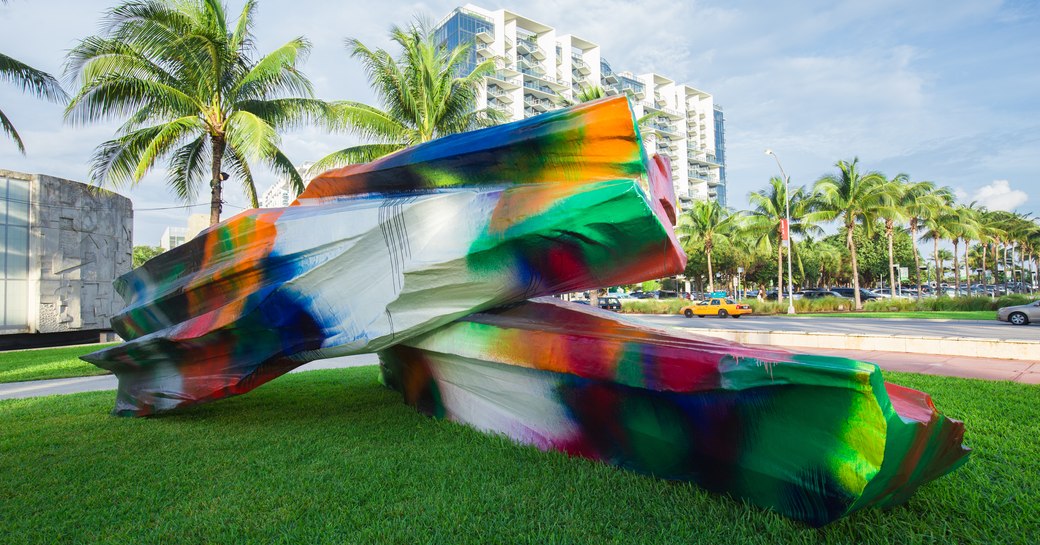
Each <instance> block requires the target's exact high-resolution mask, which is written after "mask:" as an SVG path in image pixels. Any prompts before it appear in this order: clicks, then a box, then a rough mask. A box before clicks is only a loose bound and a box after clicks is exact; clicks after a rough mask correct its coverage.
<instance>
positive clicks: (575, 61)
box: [571, 55, 592, 75]
mask: <svg viewBox="0 0 1040 545" xmlns="http://www.w3.org/2000/svg"><path fill="white" fill-rule="evenodd" d="M571 66H572V67H573V70H574V71H576V72H578V73H579V74H583V75H588V74H591V73H592V68H591V67H589V65H588V63H586V62H585V61H583V60H581V57H578V56H577V55H573V56H571Z"/></svg>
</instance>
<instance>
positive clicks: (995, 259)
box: [993, 242, 1000, 298]
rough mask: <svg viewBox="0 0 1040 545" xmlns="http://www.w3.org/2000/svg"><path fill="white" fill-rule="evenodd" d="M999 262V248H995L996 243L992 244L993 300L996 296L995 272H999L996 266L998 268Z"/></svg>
mask: <svg viewBox="0 0 1040 545" xmlns="http://www.w3.org/2000/svg"><path fill="white" fill-rule="evenodd" d="M999 262H1000V247H999V246H997V243H996V242H994V243H993V297H994V298H995V297H996V296H997V272H999V271H998V266H999V265H998V263H999Z"/></svg>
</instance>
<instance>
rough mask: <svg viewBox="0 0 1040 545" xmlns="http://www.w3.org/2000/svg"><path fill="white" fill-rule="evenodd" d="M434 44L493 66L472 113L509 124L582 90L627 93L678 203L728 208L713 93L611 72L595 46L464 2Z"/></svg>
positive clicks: (651, 76)
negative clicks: (662, 159) (461, 49)
mask: <svg viewBox="0 0 1040 545" xmlns="http://www.w3.org/2000/svg"><path fill="white" fill-rule="evenodd" d="M436 38H437V40H438V43H441V44H443V45H444V46H445V47H447V48H449V49H451V48H455V47H457V46H459V45H460V44H464V43H468V44H472V46H473V47H472V48H471V50H470V53H469V58H468V59H467V62H466V64H465V68H464V69H465V70H466V71H467V73H468V72H469V71H472V70H473V69H474V68H475V67H476V66H477V65H478V64H479V63H481V62H483V61H484V60H486V59H494V60H495V62H496V66H497V68H498V70H497V71H496V72H495V73H494V74H492V75H491V76H489V77H487V78H485V80H484V84H483V85H482V87H481V89H480V92H479V95H478V98H477V109H483V108H494V109H496V110H498V111H500V112H502V113H503V114H505V115H506V116H507V117H508V118H509V119H510V120H519V119H524V118H526V117H530V116H533V115H538V114H540V113H543V112H547V111H549V110H554V109H556V108H560V107H563V106H564V105H566V104H567V103H568V101H573V100H574V99H575V97H576V96H577V94H578V93H580V92H581V91H582V90H583V89H585V88H591V87H595V86H600V87H602V88H603V89H604V91H605V92H606V93H607V94H608V95H617V94H621V93H625V94H628V96H629V97H630V98H631V100H632V105H633V109H634V110H635V115H636V117H637V118H642V117H643V116H645V115H647V114H656V115H655V116H654V117H652V118H650V119H648V120H647V121H645V122H644V123H643V124H642V127H641V131H642V134H643V141H644V145H645V146H646V148H647V152H648V153H651V154H652V153H659V154H661V155H663V156H666V157H668V158H669V160H670V161H671V164H672V181H673V183H674V185H675V192H676V195H677V196H678V197H679V199H680V200H683V201H689V200H706V199H709V198H713V199H719V201H720V202H721V203H723V204H725V200H726V190H725V175H724V172H725V170H724V155H723V154H724V153H725V141H724V137H723V131H724V127H723V117H722V109H721V108H720V107H718V106H716V105H715V103H714V99H713V97H712V96H711V95H710V94H708V93H706V92H704V91H701V90H699V89H696V88H694V87H691V86H689V85H684V84H681V83H678V82H676V81H675V80H672V79H670V78H668V77H666V76H663V75H661V74H655V73H644V74H638V75H637V74H635V73H633V72H629V71H616V70H615V69H614V68H612V67H611V65H610V62H609V61H607V59H606V58H604V57H603V55H602V52H601V50H600V46H599V45H597V44H595V43H593V42H591V41H588V40H585V39H583V38H580V37H578V36H575V35H573V34H566V33H563V32H561V31H558V30H556V29H555V28H553V27H550V26H548V25H545V24H542V23H539V22H537V21H533V20H531V19H528V18H526V17H524V16H522V15H519V14H517V13H514V12H511V11H508V10H503V9H500V10H486V9H484V8H481V7H478V6H474V5H472V4H467V5H466V6H465V7H461V8H457V9H455V10H454V11H453V12H451V13H450V14H448V16H446V17H445V18H444V19H442V20H441V21H440V22H439V23H437V27H436ZM720 150H721V153H720Z"/></svg>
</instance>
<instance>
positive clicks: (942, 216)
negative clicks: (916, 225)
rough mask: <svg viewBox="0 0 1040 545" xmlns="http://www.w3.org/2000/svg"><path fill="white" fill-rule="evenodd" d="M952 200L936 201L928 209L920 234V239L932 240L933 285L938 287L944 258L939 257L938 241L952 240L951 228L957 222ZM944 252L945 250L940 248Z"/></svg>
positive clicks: (941, 277)
mask: <svg viewBox="0 0 1040 545" xmlns="http://www.w3.org/2000/svg"><path fill="white" fill-rule="evenodd" d="M953 206H954V201H953V199H952V196H951V199H950V200H949V201H948V202H942V203H938V204H937V205H936V206H935V207H933V208H932V209H931V210H929V211H928V215H927V216H926V217H925V219H924V227H925V230H924V233H923V234H922V236H921V240H930V241H931V242H932V245H933V246H932V256H933V261H934V262H935V267H936V269H935V287H936V288H938V287H939V284H941V283H942V280H943V266H942V265H943V263H944V262H945V259H943V260H940V259H939V253H940V250H939V243H940V242H941V241H943V240H953V233H952V229H953V228H954V225H955V224H956V223H957V218H956V216H955V214H954V208H953ZM942 251H943V252H945V251H946V250H942Z"/></svg>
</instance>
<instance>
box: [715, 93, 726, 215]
mask: <svg viewBox="0 0 1040 545" xmlns="http://www.w3.org/2000/svg"><path fill="white" fill-rule="evenodd" d="M715 160H716V162H718V163H719V186H718V187H717V188H715V190H716V191H717V192H718V195H717V196H716V197H715V200H717V201H718V202H719V204H721V205H722V206H726V119H725V118H724V117H723V115H722V106H718V105H716V106H715Z"/></svg>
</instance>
